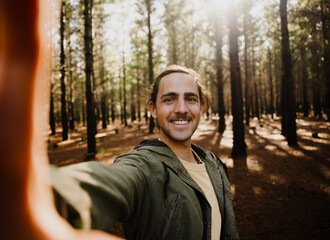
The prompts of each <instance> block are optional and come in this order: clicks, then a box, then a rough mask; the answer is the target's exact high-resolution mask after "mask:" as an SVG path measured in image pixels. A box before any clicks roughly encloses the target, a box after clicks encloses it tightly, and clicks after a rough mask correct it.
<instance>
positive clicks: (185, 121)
mask: <svg viewBox="0 0 330 240" xmlns="http://www.w3.org/2000/svg"><path fill="white" fill-rule="evenodd" d="M188 122H189V121H188V120H175V121H172V123H173V124H176V125H185V124H187V123H188Z"/></svg>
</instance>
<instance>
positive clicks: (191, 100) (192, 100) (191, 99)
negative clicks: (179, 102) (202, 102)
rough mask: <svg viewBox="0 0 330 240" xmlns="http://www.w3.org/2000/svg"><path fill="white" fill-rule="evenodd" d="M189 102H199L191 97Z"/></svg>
mask: <svg viewBox="0 0 330 240" xmlns="http://www.w3.org/2000/svg"><path fill="white" fill-rule="evenodd" d="M187 101H188V102H197V99H196V98H193V97H191V98H187Z"/></svg>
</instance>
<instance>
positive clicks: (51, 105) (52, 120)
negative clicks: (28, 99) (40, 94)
mask: <svg viewBox="0 0 330 240" xmlns="http://www.w3.org/2000/svg"><path fill="white" fill-rule="evenodd" d="M53 76H54V73H52V79H51V83H50V103H49V126H50V130H51V135H54V134H55V133H56V126H55V112H54V90H53V88H54V79H53Z"/></svg>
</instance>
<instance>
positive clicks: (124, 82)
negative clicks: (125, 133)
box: [123, 53, 127, 127]
mask: <svg viewBox="0 0 330 240" xmlns="http://www.w3.org/2000/svg"><path fill="white" fill-rule="evenodd" d="M123 90H124V107H123V114H124V116H123V117H124V124H125V127H127V112H126V105H127V96H126V62H125V53H123Z"/></svg>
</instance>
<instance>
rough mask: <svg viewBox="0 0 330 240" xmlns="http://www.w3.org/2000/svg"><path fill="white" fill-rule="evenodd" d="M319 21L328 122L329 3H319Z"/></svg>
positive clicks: (329, 110) (329, 78)
mask: <svg viewBox="0 0 330 240" xmlns="http://www.w3.org/2000/svg"><path fill="white" fill-rule="evenodd" d="M321 12H322V15H321V21H322V33H323V59H324V61H323V67H324V75H325V81H326V87H327V93H326V103H325V104H326V113H327V120H328V122H330V2H329V0H322V1H321Z"/></svg>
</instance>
